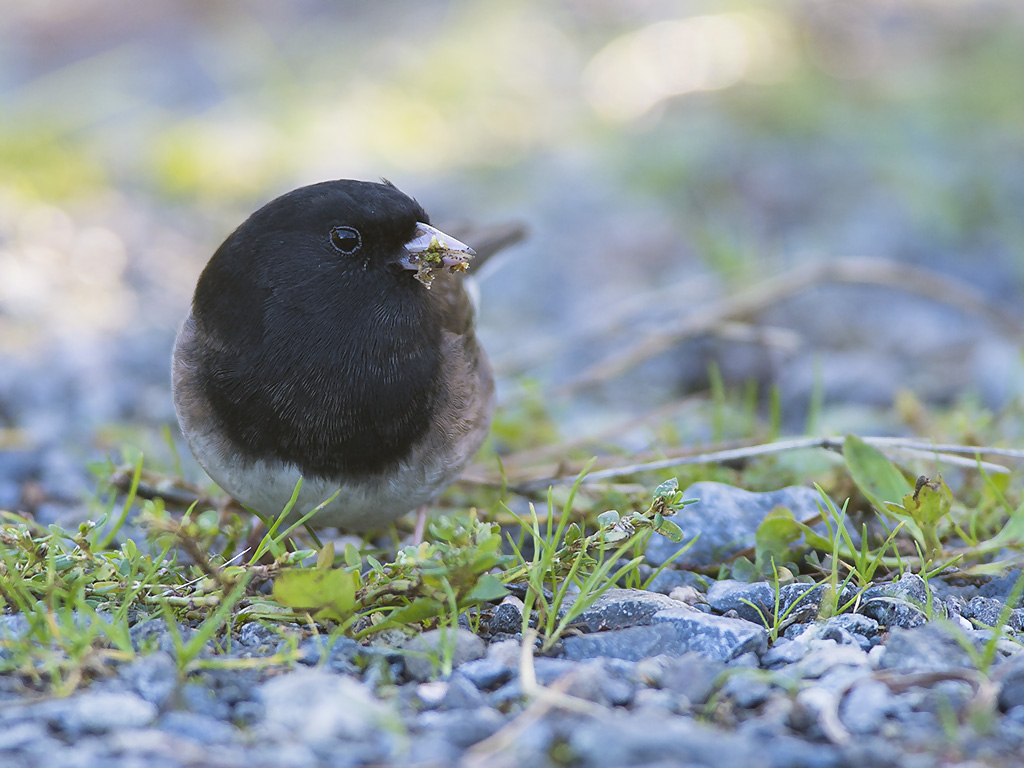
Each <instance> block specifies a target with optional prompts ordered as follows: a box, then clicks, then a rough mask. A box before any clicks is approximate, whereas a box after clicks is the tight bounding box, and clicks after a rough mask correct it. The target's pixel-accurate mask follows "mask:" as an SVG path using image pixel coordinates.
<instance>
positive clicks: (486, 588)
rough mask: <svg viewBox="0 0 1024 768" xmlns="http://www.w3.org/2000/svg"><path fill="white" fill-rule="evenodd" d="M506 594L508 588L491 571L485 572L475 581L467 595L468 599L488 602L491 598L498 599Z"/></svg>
mask: <svg viewBox="0 0 1024 768" xmlns="http://www.w3.org/2000/svg"><path fill="white" fill-rule="evenodd" d="M507 594H508V590H507V589H505V585H504V584H502V583H501V579H499V578H498V577H497V576H495V575H494V574H492V573H485V574H484V575H483V576H481V577H480V579H479V580H478V581H477V583H476V586H475V587H473V589H472V591H471V592H470V593H469V594H468V595H467V599H468V600H472V601H476V602H481V603H489V602H491V601H492V600H500V599H501V598H503V597H504V596H505V595H507Z"/></svg>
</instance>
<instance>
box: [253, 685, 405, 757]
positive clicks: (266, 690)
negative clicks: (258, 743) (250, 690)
mask: <svg viewBox="0 0 1024 768" xmlns="http://www.w3.org/2000/svg"><path fill="white" fill-rule="evenodd" d="M258 694H259V697H260V700H261V701H262V703H263V706H264V708H265V715H264V718H263V721H262V724H261V726H260V729H261V731H263V732H266V733H272V734H275V735H277V736H279V737H283V738H287V739H288V740H289V741H298V742H307V743H308V742H330V743H333V742H334V741H335V740H336V739H353V740H359V739H366V738H369V737H370V736H372V734H373V733H374V732H375V731H376V730H377V729H378V728H388V727H392V728H393V727H395V726H397V725H398V720H397V716H396V715H395V713H394V711H393V710H392V708H391V707H389V706H388V705H386V704H384V703H382V702H380V701H378V700H377V699H376V698H375V697H374V696H373V694H372V693H371V692H370V691H369V690H368V689H367V687H366V686H365V685H363V684H361V683H359V682H357V681H356V680H354V679H352V678H351V677H347V676H345V675H339V674H335V673H332V672H327V671H325V670H320V669H298V670H296V671H294V672H290V673H288V674H285V675H280V676H279V677H275V678H272V679H271V680H268V681H267V682H266V683H264V684H263V685H262V686H260V688H259V691H258Z"/></svg>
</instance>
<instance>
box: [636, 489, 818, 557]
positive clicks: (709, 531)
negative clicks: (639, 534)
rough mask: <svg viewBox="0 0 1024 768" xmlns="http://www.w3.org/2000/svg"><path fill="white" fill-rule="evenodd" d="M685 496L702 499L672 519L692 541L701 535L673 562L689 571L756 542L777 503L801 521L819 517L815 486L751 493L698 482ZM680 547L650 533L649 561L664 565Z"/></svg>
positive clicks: (777, 505)
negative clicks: (758, 530)
mask: <svg viewBox="0 0 1024 768" xmlns="http://www.w3.org/2000/svg"><path fill="white" fill-rule="evenodd" d="M683 497H684V498H687V499H695V498H699V499H700V502H699V503H696V504H688V505H687V506H686V507H684V508H683V509H682V510H681V511H680V512H679V513H678V514H677V515H676V516H675V517H673V518H672V519H673V521H674V522H675V523H676V524H677V525H678V526H679V527H680V528H682V529H683V533H684V534H685V536H686V538H685V539H684V541H690V540H691V539H692V538H694V537H695V536H697V534H700V537H699V538H698V539H697V540H696V541H695V542H694V543H693V546H691V547H690V548H689V549H688V550H686V552H684V553H683V554H682V555H680V556H679V557H677V558H676V559H675V560H673V561H672V562H673V567H675V568H680V569H685V568H692V567H695V566H709V565H714V564H716V563H720V562H722V561H723V560H724V559H725V558H727V557H728V556H729V555H732V554H735V553H737V552H739V551H741V550H744V549H748V548H751V547H753V546H754V534H755V532H756V531H757V526H758V525H760V524H761V522H762V521H763V520H764V518H765V516H766V515H767V514H768V513H769V512H771V511H772V510H773V509H774V508H775V507H779V506H783V507H786V508H788V509H789V510H790V511H792V513H793V515H794V516H795V517H796V519H797V520H799V521H801V522H813V521H814V520H815V519H816V518H817V517H818V515H819V510H818V504H819V503H821V495H820V494H819V493H818V492H817V491H816V490H814V489H813V488H807V487H804V486H791V487H789V488H781V489H779V490H778V491H771V492H768V493H753V492H751V491H745V490H743V489H741V488H734V487H733V486H730V485H725V484H724V483H714V482H700V483H694V484H693V485H691V486H690V487H689V488H687V489H686V490H685V491H684V492H683ZM679 547H680V545H679V544H675V543H673V542H672V541H669V540H668V539H667V538H665V537H664V536H652V537H651V540H650V543H649V544H648V547H647V552H646V556H647V561H648V562H649V563H651V564H652V565H661V564H662V563H663V562H665V560H666V559H668V558H669V557H671V556H672V555H673V554H675V553H676V552H677V551H678V550H679Z"/></svg>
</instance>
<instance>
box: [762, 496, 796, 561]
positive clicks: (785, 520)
mask: <svg viewBox="0 0 1024 768" xmlns="http://www.w3.org/2000/svg"><path fill="white" fill-rule="evenodd" d="M802 533H803V531H801V529H800V526H799V525H798V523H797V521H796V518H795V517H794V516H793V512H792V511H791V510H790V509H788V508H787V507H775V508H774V509H772V510H771V511H770V512H769V513H768V514H767V515H765V517H764V519H763V520H762V521H761V523H760V525H758V526H757V531H756V532H755V533H754V542H755V548H754V551H755V553H756V554H755V557H754V561H755V563H756V564H757V567H758V569H759V570H760V571H761V572H762V573H767V572H768V570H770V568H771V563H772V561H773V560H774V561H775V562H776V563H784V562H788V561H791V560H794V559H795V557H794V555H793V552H792V549H793V547H792V545H793V543H794V542H796V541H798V540H799V539H800V537H801V535H802Z"/></svg>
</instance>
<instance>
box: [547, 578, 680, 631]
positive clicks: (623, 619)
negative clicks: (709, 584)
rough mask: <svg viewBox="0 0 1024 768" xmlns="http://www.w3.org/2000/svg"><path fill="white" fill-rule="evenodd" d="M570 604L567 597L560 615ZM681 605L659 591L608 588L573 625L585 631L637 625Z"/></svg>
mask: <svg viewBox="0 0 1024 768" xmlns="http://www.w3.org/2000/svg"><path fill="white" fill-rule="evenodd" d="M571 605H572V603H571V602H568V601H567V603H566V605H565V606H564V607H563V608H562V610H561V612H560V615H564V614H565V612H566V611H568V610H569V608H570V607H571ZM678 607H679V602H678V601H676V600H673V599H671V598H669V597H666V596H665V595H660V594H658V593H656V592H647V591H645V590H642V589H609V590H608V591H607V592H605V593H604V594H603V595H601V596H600V597H599V598H597V600H595V601H594V602H593V603H592V604H591V605H590V606H589V607H587V608H586V609H585V610H584V611H583V612H582V613H580V615H579V616H577V617H576V618H575V619H574V620H573V622H572V626H573V627H576V628H577V629H581V630H583V631H585V632H598V631H600V630H603V629H622V628H624V627H634V626H639V625H642V624H650V623H651V618H652V617H653V616H654V614H656V613H657V612H658V611H660V610H663V609H665V608H678Z"/></svg>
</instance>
